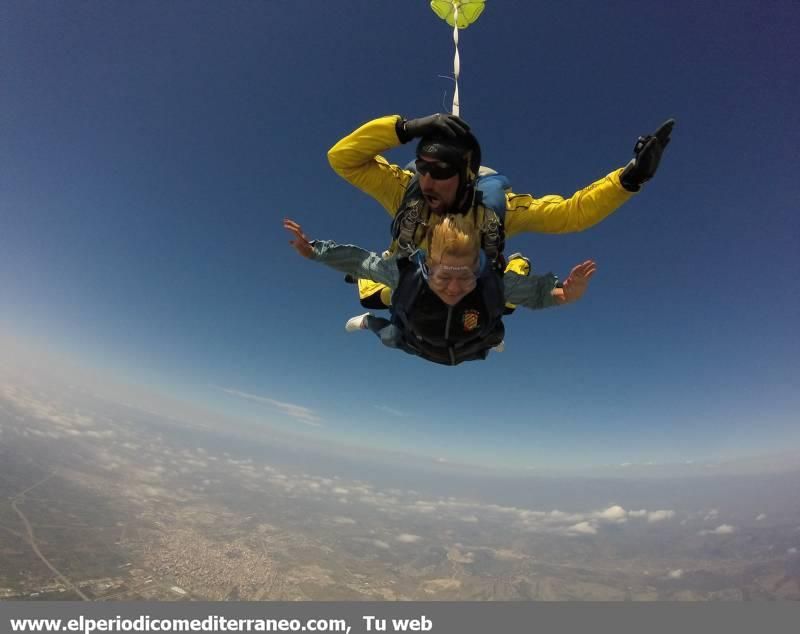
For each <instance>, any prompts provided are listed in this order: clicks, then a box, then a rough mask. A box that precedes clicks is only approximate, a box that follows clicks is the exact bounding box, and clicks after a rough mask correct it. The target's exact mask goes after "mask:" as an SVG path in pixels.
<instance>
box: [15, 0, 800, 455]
mask: <svg viewBox="0 0 800 634" xmlns="http://www.w3.org/2000/svg"><path fill="white" fill-rule="evenodd" d="M799 27H800V10H798V7H797V4H796V3H792V2H783V1H778V2H771V3H768V4H766V5H763V6H758V7H756V6H755V5H754V4H753V3H745V2H728V3H718V2H691V3H690V2H683V1H679V2H674V3H669V4H667V3H654V2H650V3H636V2H629V1H628V0H620V1H617V2H612V3H586V2H570V1H559V2H522V1H519V2H511V1H509V2H500V1H499V0H498V1H495V2H491V3H490V5H489V6H488V7H487V9H486V11H485V13H484V15H483V16H482V17H481V18H480V20H479V21H478V23H476V24H475V25H473V26H472V27H470V28H469V29H468V30H467V31H464V32H462V34H461V63H462V78H461V82H460V91H461V104H462V114H463V116H464V117H465V118H466V119H467V120H468V121H469V122H470V123H471V125H472V126H473V129H474V130H475V132H476V134H477V135H478V137H479V139H480V140H481V143H482V146H483V155H484V163H486V164H488V165H491V166H493V167H495V168H497V169H500V170H502V171H503V172H504V173H506V174H508V175H509V177H510V178H511V180H512V183H513V184H514V189H515V191H517V192H532V193H535V194H537V195H545V194H552V193H559V194H562V195H569V194H571V193H572V192H573V191H575V190H576V189H579V188H580V187H583V186H584V185H586V184H588V183H590V182H591V181H593V180H595V179H596V178H599V177H601V176H603V175H604V174H606V173H608V172H609V171H611V170H612V169H614V168H616V167H619V166H622V165H624V164H625V163H626V162H627V160H628V159H629V158H630V154H631V149H632V147H633V144H634V142H635V139H636V137H637V135H639V134H643V133H648V132H651V131H652V130H654V129H655V128H656V127H657V126H658V125H659V124H660V123H661V122H662V121H663V120H665V119H666V118H668V117H674V118H675V119H676V120H677V124H676V127H675V130H674V133H673V142H672V144H671V145H670V146H669V148H668V150H667V153H666V154H665V157H664V161H663V163H662V166H661V169H660V170H659V173H658V175H657V177H656V179H654V180H653V181H652V182H651V183H649V184H648V185H647V186H646V188H645V189H644V191H643V192H642V193H641V194H639V195H637V196H636V197H635V198H634V199H633V200H632V201H631V202H629V203H628V204H626V205H625V206H624V207H622V208H621V209H620V210H618V211H617V212H616V213H615V214H613V215H612V216H611V217H610V218H608V219H607V220H605V221H604V222H603V223H601V224H600V225H598V226H596V227H594V228H592V229H590V230H588V231H586V232H583V233H580V234H572V235H563V236H544V235H534V234H528V235H523V236H519V237H515V238H514V239H512V240H511V241H510V244H509V248H510V249H511V250H514V251H517V250H519V251H524V252H525V253H526V254H527V255H529V256H530V257H531V258H532V260H533V263H534V266H535V268H536V269H537V270H540V271H549V270H552V271H554V272H556V273H558V274H560V275H562V276H564V275H566V274H567V272H568V271H569V268H570V267H571V266H572V265H573V264H575V263H577V262H580V261H583V260H584V259H586V258H589V257H591V258H593V259H595V260H596V261H597V263H598V273H597V275H596V277H595V279H594V281H593V283H592V286H591V288H590V291H589V293H588V294H587V295H586V297H585V298H584V299H583V300H582V301H581V302H580V303H579V304H576V305H573V306H568V307H565V308H561V309H553V310H549V311H540V312H535V313H534V312H527V311H522V310H520V311H517V313H516V314H514V315H513V316H512V317H511V318H509V319H508V320H507V323H506V329H507V339H506V351H505V352H504V353H502V354H496V355H493V356H492V357H491V358H490V359H489V360H487V361H486V362H483V363H473V364H466V365H462V366H459V367H457V368H446V367H440V366H436V365H432V364H426V363H423V362H421V361H419V360H417V359H414V358H412V357H410V356H406V355H403V354H401V353H397V352H393V351H390V350H387V349H384V348H382V347H381V345H380V344H379V342H378V341H377V340H376V339H374V338H373V337H372V336H371V335H369V334H367V333H356V334H347V333H345V331H344V322H345V320H346V319H347V318H348V317H349V316H351V315H353V314H357V313H359V312H361V311H360V307H359V306H358V304H357V301H356V298H355V295H354V293H353V289H352V287H350V286H347V285H345V284H344V283H343V282H342V281H341V276H340V275H338V274H337V273H334V272H332V271H329V270H327V269H325V268H324V267H322V266H320V265H317V264H315V263H312V262H307V261H304V260H301V259H300V258H299V257H297V256H296V255H295V254H294V252H293V251H292V250H291V249H290V248H289V246H288V244H287V237H286V236H285V235H283V234H284V232H283V230H282V228H281V226H280V220H281V218H283V216H284V215H290V216H292V217H294V218H295V219H297V220H299V221H300V222H301V223H302V224H303V226H304V228H305V229H306V230H307V232H308V233H309V234H310V235H311V236H312V237H316V238H330V239H335V240H337V241H340V242H353V243H357V244H360V245H361V246H364V247H367V248H372V249H374V250H381V249H382V248H383V247H384V245H385V244H386V243H387V241H388V225H389V218H388V216H387V215H386V214H385V212H383V210H382V209H381V208H380V207H379V206H378V205H377V203H375V202H374V201H372V200H371V199H369V198H368V197H366V196H365V195H363V194H361V193H360V192H358V191H357V190H355V189H354V188H353V187H351V186H350V185H348V184H347V183H346V182H344V181H343V180H341V179H340V178H339V177H338V176H336V175H335V174H334V173H333V172H332V170H331V169H330V167H329V166H328V163H327V159H326V151H327V150H328V148H329V147H330V146H331V145H333V143H335V142H336V141H337V140H338V139H339V138H341V137H342V136H343V135H344V134H346V133H348V132H349V131H351V130H352V129H354V128H355V127H357V126H358V125H360V124H361V123H363V122H365V121H367V120H369V119H371V118H374V117H376V116H380V115H384V114H392V113H403V114H405V115H407V116H410V117H413V116H421V115H426V114H430V113H432V112H435V111H440V110H442V109H443V104H449V102H450V98H451V95H452V88H451V84H450V83H449V82H448V81H447V80H445V79H442V78H441V77H440V75H446V74H448V73H449V72H451V70H452V54H453V50H452V40H451V32H450V30H449V28H448V27H447V26H446V25H445V24H444V23H443V22H441V21H439V20H438V19H437V18H436V17H435V16H434V14H433V13H432V12H431V11H430V9H429V8H428V6H427V3H426V2H424V1H419V2H417V1H414V2H412V1H410V0H409V1H406V2H402V3H399V2H374V1H371V0H369V1H368V0H363V1H349V0H348V1H343V2H340V3H325V2H321V1H320V2H310V3H298V2H294V1H288V0H272V1H269V2H249V3H243V2H241V3H223V2H170V3H163V2H147V1H145V2H137V3H124V4H120V3H113V4H109V3H103V2H83V3H29V2H20V1H17V0H12V1H10V2H5V3H3V5H2V7H0V76H2V78H3V90H2V91H0V138H2V139H3V141H2V143H0V289H2V301H0V328H2V331H3V332H4V333H6V335H7V336H12V337H14V338H17V339H19V340H28V341H30V340H33V341H36V342H39V344H44V345H46V346H47V347H49V348H51V349H53V350H54V351H56V352H57V353H58V354H60V355H62V356H64V357H67V358H69V359H70V360H71V361H72V362H75V363H79V364H82V365H84V366H88V367H90V368H94V369H96V370H99V371H100V372H102V373H104V374H107V375H113V376H116V377H118V378H119V379H121V380H124V381H129V382H132V383H136V384H139V385H144V386H146V387H149V388H153V389H156V390H158V391H159V392H162V393H165V394H168V395H170V396H172V397H174V398H178V399H182V400H186V401H189V402H191V403H194V404H196V405H198V406H202V407H206V408H210V409H212V410H214V411H219V412H224V413H225V414H229V415H233V416H244V417H248V418H251V419H257V420H263V421H264V424H272V425H276V426H279V427H282V428H284V429H297V430H300V431H302V432H303V433H307V434H310V435H316V436H318V437H320V438H324V439H326V440H330V441H334V442H342V443H353V442H359V443H364V444H368V445H372V446H375V447H382V448H390V449H400V450H409V451H415V452H419V453H422V454H425V455H434V456H441V457H443V458H445V459H448V460H454V461H467V462H468V461H475V462H481V463H489V464H498V465H514V466H537V465H549V466H571V465H572V466H574V465H585V464H589V463H592V464H597V463H621V462H633V463H636V462H642V463H644V462H649V461H656V462H682V461H685V460H702V459H708V458H725V457H735V456H741V455H751V454H756V453H764V452H771V451H774V450H777V449H781V450H785V449H787V448H792V447H794V448H797V447H799V446H800V433H799V432H798V424H797V422H798V421H797V411H798V405H800V389H798V388H799V387H800V386H798V379H797V368H798V364H797V353H798V338H797V334H796V330H795V329H796V324H797V323H798V317H800V310H799V309H800V294H799V293H798V292H797V279H798V276H799V275H800V268H799V267H798V264H797V259H796V258H797V256H796V252H797V247H798V225H800V221H798V220H797V217H796V214H797V209H798V201H799V200H800V196H799V195H798V194H800V185H798V182H800V179H798V178H797V175H796V173H795V172H796V170H797V167H798V160H797V147H798V144H799V142H800V116H799V115H798V112H797V108H796V104H797V103H798V100H799V98H800V89H798V79H800V78H799V77H798V71H797V65H796V60H797V58H798V55H800V44H798V39H797V36H796V34H797V32H798V28H799ZM411 152H412V150H411V148H401V149H399V150H397V151H395V152H393V153H391V154H390V155H389V156H390V158H392V159H394V160H396V161H397V162H405V161H407V160H408V159H409V158H410V157H411ZM792 254H794V255H792ZM242 395H248V397H244V396H242Z"/></svg>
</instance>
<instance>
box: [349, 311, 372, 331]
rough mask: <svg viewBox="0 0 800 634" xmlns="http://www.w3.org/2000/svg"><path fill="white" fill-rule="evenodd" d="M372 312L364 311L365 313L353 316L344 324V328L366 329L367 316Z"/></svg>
mask: <svg viewBox="0 0 800 634" xmlns="http://www.w3.org/2000/svg"><path fill="white" fill-rule="evenodd" d="M370 316H371V315H370V313H364V314H363V315H356V316H355V317H351V318H350V319H348V320H347V323H346V324H345V325H344V329H345V330H346V331H347V332H355V331H356V330H364V329H365V328H366V327H367V317H370Z"/></svg>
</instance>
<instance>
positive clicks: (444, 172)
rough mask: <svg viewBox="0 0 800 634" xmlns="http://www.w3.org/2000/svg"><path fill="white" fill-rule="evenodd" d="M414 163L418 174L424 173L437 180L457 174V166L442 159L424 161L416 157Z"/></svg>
mask: <svg viewBox="0 0 800 634" xmlns="http://www.w3.org/2000/svg"><path fill="white" fill-rule="evenodd" d="M414 165H415V166H416V168H417V173H418V174H421V175H422V174H426V175H428V176H430V177H431V178H432V179H434V180H437V181H443V180H447V179H448V178H452V177H453V176H457V175H458V167H456V166H455V165H451V164H450V163H445V162H444V161H425V160H423V159H417V160H416V162H415V163H414Z"/></svg>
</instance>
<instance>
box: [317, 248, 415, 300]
mask: <svg viewBox="0 0 800 634" xmlns="http://www.w3.org/2000/svg"><path fill="white" fill-rule="evenodd" d="M313 247H314V256H313V258H312V259H314V260H316V261H317V262H322V264H325V265H326V266H329V267H331V268H332V269H336V270H337V271H341V272H342V273H350V274H351V275H354V276H355V277H359V278H364V279H367V280H372V281H373V282H378V283H380V284H386V286H388V287H390V288H397V284H398V281H399V280H400V271H399V270H398V268H397V260H396V258H394V257H392V258H388V259H386V260H384V259H383V258H382V257H381V256H379V255H378V254H377V253H371V252H370V251H366V250H364V249H362V248H360V247H357V246H354V245H352V244H336V243H335V242H333V241H332V240H315V241H314V242H313Z"/></svg>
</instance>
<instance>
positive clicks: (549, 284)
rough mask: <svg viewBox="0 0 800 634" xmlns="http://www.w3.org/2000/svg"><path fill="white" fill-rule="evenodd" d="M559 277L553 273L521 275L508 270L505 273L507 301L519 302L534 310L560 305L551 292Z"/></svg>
mask: <svg viewBox="0 0 800 634" xmlns="http://www.w3.org/2000/svg"><path fill="white" fill-rule="evenodd" d="M557 283H558V278H557V277H556V276H555V275H553V274H552V273H547V274H546V275H533V274H531V275H519V274H518V273H514V272H513V271H507V272H506V273H505V274H504V275H503V290H504V294H505V300H506V302H508V303H510V304H519V305H520V306H525V307H526V308H532V309H534V310H536V309H538V308H550V307H551V306H559V305H560V304H558V303H556V300H555V299H553V296H552V295H551V294H550V291H552V290H553V289H554V288H555V287H556V284H557Z"/></svg>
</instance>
